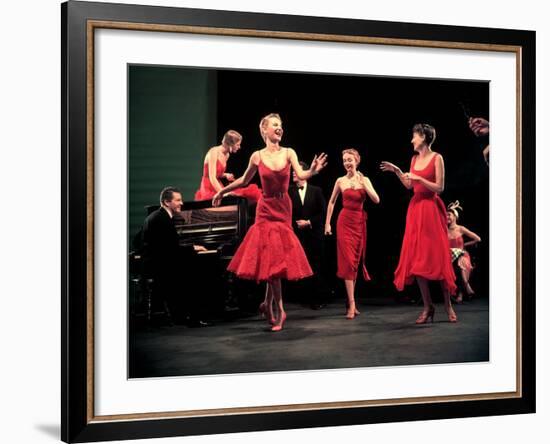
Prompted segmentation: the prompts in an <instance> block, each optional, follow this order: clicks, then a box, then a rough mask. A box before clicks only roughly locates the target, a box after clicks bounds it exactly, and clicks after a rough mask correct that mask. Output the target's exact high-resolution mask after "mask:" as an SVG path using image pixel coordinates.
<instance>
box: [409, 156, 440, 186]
mask: <svg viewBox="0 0 550 444" xmlns="http://www.w3.org/2000/svg"><path fill="white" fill-rule="evenodd" d="M437 156H438V154H437V153H434V154H433V155H432V158H431V159H430V161H429V162H428V165H426V166H425V167H424V168H422V169H421V170H417V169H416V168H415V166H416V160H417V158H418V157H417V156H414V158H413V161H412V165H411V171H412V172H413V173H414V174H416V175H417V176H420V177H423V178H424V179H426V180H429V181H430V182H435V158H436V157H437ZM413 190H414V192H415V194H416V193H419V194H424V195H434V194H435V193H434V192H433V191H431V190H429V189H428V188H426V187H425V186H424V185H422V184H421V183H419V182H418V181H416V180H415V181H413Z"/></svg>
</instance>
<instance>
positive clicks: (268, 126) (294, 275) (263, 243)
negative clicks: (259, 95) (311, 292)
mask: <svg viewBox="0 0 550 444" xmlns="http://www.w3.org/2000/svg"><path fill="white" fill-rule="evenodd" d="M260 133H261V134H262V138H263V139H264V141H265V144H266V146H265V148H263V149H261V150H258V151H255V152H254V153H253V154H252V156H250V161H249V163H248V168H247V169H246V171H245V172H244V174H243V175H242V177H239V178H238V179H237V180H235V181H234V182H232V183H231V184H229V185H227V186H226V187H224V188H222V189H221V190H220V191H218V192H217V193H216V195H215V196H214V198H213V199H212V204H213V205H214V206H218V205H219V204H220V202H221V199H222V197H223V196H224V195H225V194H227V193H229V192H231V191H233V190H235V189H237V188H239V187H243V186H246V184H248V182H249V181H250V180H251V179H252V178H253V177H254V175H255V174H256V172H258V173H259V174H260V179H261V181H262V189H263V193H262V197H261V198H260V200H259V201H258V205H257V207H256V220H255V222H254V224H253V225H252V226H251V227H250V228H249V230H248V232H247V233H246V236H245V237H244V239H243V241H242V243H241V245H239V248H238V249H237V251H236V253H235V255H234V256H233V259H232V260H231V262H230V263H229V265H228V267H227V269H228V270H229V271H231V272H233V273H235V274H236V275H237V276H238V277H239V278H242V279H250V280H255V281H257V282H260V281H265V282H267V286H266V296H265V300H264V302H262V304H261V305H260V311H261V312H262V314H264V315H265V316H266V317H267V319H268V321H269V322H270V323H271V324H272V327H271V330H272V331H280V330H282V328H283V324H284V322H285V319H286V313H285V310H284V306H283V297H282V293H281V279H287V280H298V279H303V278H305V277H308V276H311V275H312V274H313V272H312V271H311V267H310V266H309V263H308V261H307V258H306V255H305V253H304V250H303V248H302V245H301V244H300V241H299V240H298V238H297V237H296V235H295V234H294V231H293V229H292V202H291V200H290V197H289V195H288V192H287V191H288V184H289V179H290V167H291V166H292V168H293V170H294V171H295V173H296V175H297V176H298V178H299V179H303V180H307V179H309V178H310V177H312V176H313V175H315V174H318V173H319V172H320V171H321V170H322V169H323V168H324V167H325V164H326V154H324V153H323V154H321V155H320V156H319V157H317V156H315V157H314V158H313V161H312V163H311V167H310V169H309V170H303V169H302V167H301V166H300V164H299V163H298V157H297V156H296V152H295V151H294V150H293V149H291V148H283V147H282V146H280V145H279V143H280V142H281V139H282V136H283V125H282V121H281V118H280V117H279V115H278V114H268V115H267V116H265V117H264V118H263V119H262V120H261V121H260Z"/></svg>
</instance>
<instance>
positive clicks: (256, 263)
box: [227, 159, 313, 282]
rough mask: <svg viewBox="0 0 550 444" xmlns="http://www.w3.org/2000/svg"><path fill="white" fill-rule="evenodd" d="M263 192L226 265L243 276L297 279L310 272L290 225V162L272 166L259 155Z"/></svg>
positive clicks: (240, 276) (263, 279)
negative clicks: (279, 166)
mask: <svg viewBox="0 0 550 444" xmlns="http://www.w3.org/2000/svg"><path fill="white" fill-rule="evenodd" d="M258 172H259V174H260V179H261V182H262V189H263V194H262V197H261V198H260V200H259V201H258V205H257V206H256V220H255V222H254V224H253V225H252V226H251V227H250V228H249V230H248V232H247V233H246V236H245V237H244V239H243V241H242V242H241V245H239V248H238V249H237V251H236V252H235V255H234V256H233V259H231V262H230V263H229V265H228V267H227V269H228V270H229V271H231V272H233V273H235V274H236V275H237V277H239V278H242V279H250V280H255V281H257V282H259V281H270V280H272V279H277V278H281V279H287V280H298V279H303V278H305V277H308V276H311V275H313V272H312V270H311V267H310V266H309V262H308V260H307V257H306V254H305V252H304V249H303V248H302V245H301V244H300V241H299V240H298V238H297V237H296V235H295V234H294V231H293V229H292V201H291V200H290V197H289V195H288V182H289V179H290V163H288V164H287V165H286V167H284V168H283V169H282V170H276V171H274V170H271V169H269V168H268V167H266V166H265V165H264V163H263V162H262V160H261V159H260V163H259V164H258Z"/></svg>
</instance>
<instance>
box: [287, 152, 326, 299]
mask: <svg viewBox="0 0 550 444" xmlns="http://www.w3.org/2000/svg"><path fill="white" fill-rule="evenodd" d="M299 163H300V166H301V167H302V168H303V169H304V171H305V170H308V169H309V165H308V164H307V163H305V162H302V161H300V162H299ZM292 181H293V182H294V185H293V186H291V187H290V188H289V189H288V194H289V196H290V199H291V200H292V227H293V228H294V232H295V233H296V236H297V237H298V239H299V240H300V243H301V244H302V247H303V248H304V251H305V253H306V256H307V260H308V262H309V264H310V265H311V269H312V270H313V276H311V277H309V278H307V279H304V280H303V281H299V282H296V283H293V284H294V287H295V291H296V292H298V293H299V294H300V295H301V296H302V298H303V299H305V300H303V302H305V301H307V302H308V303H309V304H310V306H311V308H313V309H314V310H318V309H320V308H323V307H325V306H326V304H327V299H328V297H327V288H326V285H325V283H324V280H323V277H322V274H321V270H322V258H323V246H324V239H325V237H324V220H325V214H326V210H327V205H326V200H325V197H324V196H323V191H322V190H321V188H320V187H316V186H315V185H311V184H309V183H308V181H307V180H301V179H299V178H298V176H296V173H295V172H294V171H293V172H292Z"/></svg>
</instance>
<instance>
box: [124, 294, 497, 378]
mask: <svg viewBox="0 0 550 444" xmlns="http://www.w3.org/2000/svg"><path fill="white" fill-rule="evenodd" d="M285 308H286V310H287V315H288V318H287V321H286V323H285V326H284V329H283V330H282V331H281V332H277V333H272V332H271V331H270V330H269V326H268V324H267V323H266V321H265V320H264V319H262V318H261V317H260V316H259V315H257V314H255V315H248V316H240V317H236V318H234V319H226V320H222V321H218V322H216V323H215V324H214V325H213V326H210V327H205V328H188V327H185V326H179V325H175V326H172V327H169V326H157V327H150V328H141V329H138V330H136V331H132V332H131V339H130V347H129V353H130V365H129V377H130V378H144V377H161V376H188V375H212V374H231V373H250V372H269V371H292V370H314V369H338V368H357V367H374V366H396V365H420V364H444V363H461V362H483V361H488V360H489V304H488V300H487V299H484V298H481V299H475V300H473V301H471V302H469V303H465V304H463V305H458V306H457V305H455V311H456V312H457V315H458V320H459V321H458V323H456V324H451V323H449V322H448V320H447V316H446V314H445V311H444V309H443V305H442V304H436V312H435V319H434V323H433V324H426V325H415V323H414V321H415V319H416V316H417V315H418V313H419V312H420V311H421V307H420V306H416V305H408V304H394V305H382V304H376V302H375V301H374V303H368V302H367V303H365V304H362V305H361V306H360V307H359V308H360V310H361V315H359V316H358V317H356V318H355V319H354V320H348V319H346V318H345V316H344V313H345V308H344V306H343V302H341V303H332V304H329V305H328V306H327V307H325V308H323V309H321V310H312V309H310V308H309V307H304V306H301V305H299V304H286V305H285Z"/></svg>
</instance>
